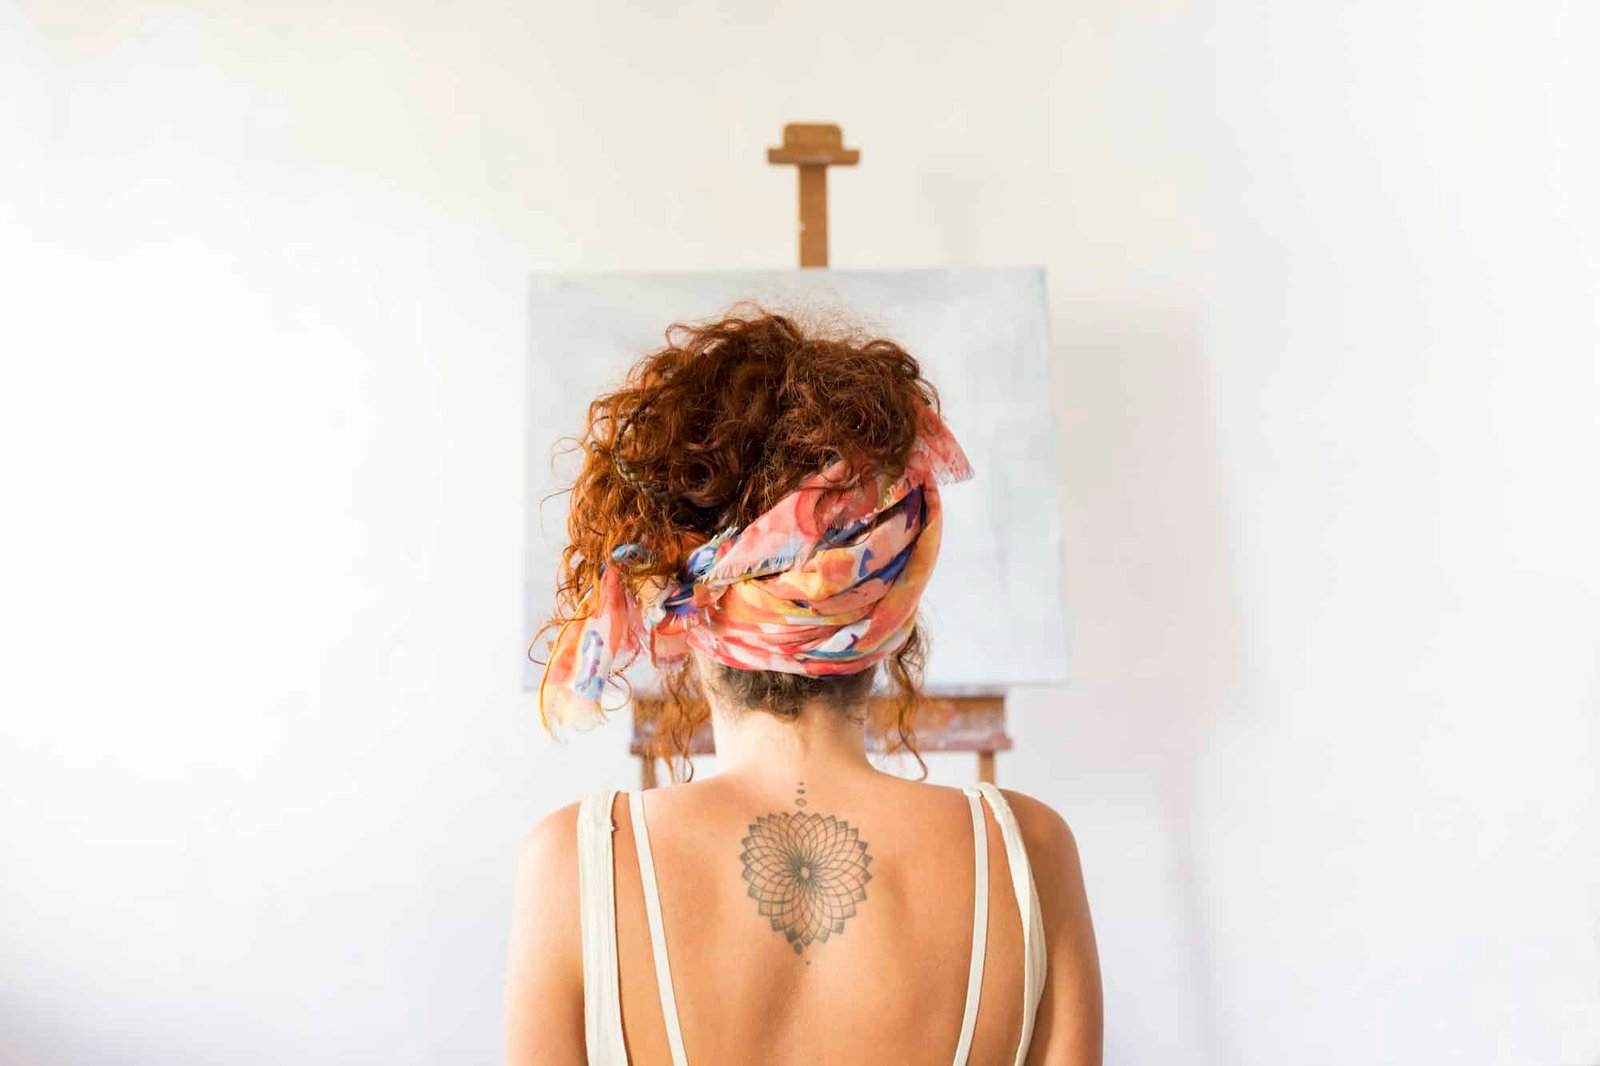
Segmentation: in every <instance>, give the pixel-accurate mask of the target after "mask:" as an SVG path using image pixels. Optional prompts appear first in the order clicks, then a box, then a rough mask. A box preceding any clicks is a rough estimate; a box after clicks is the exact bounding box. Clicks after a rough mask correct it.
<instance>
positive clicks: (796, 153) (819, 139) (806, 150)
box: [628, 122, 1011, 788]
mask: <svg viewBox="0 0 1600 1066" xmlns="http://www.w3.org/2000/svg"><path fill="white" fill-rule="evenodd" d="M860 160H861V153H860V151H858V150H857V149H854V148H846V147H845V146H844V134H843V133H842V132H841V131H840V129H839V127H838V126H835V125H832V124H821V125H819V124H807V123H795V122H791V123H789V124H788V125H786V126H784V127H783V145H782V147H779V148H768V149H767V162H768V163H774V164H778V165H782V166H794V167H797V168H798V169H799V172H800V227H799V229H800V266H801V268H802V269H804V268H806V267H825V266H827V265H828V168H829V167H830V166H854V165H855V164H856V163H858V162H860ZM659 706H660V701H659V700H653V699H635V700H634V702H633V707H634V713H633V740H632V742H631V743H630V744H629V746H628V750H629V751H631V752H632V753H633V754H634V755H637V756H638V757H639V760H640V761H639V785H640V787H641V788H655V787H656V759H655V756H654V755H652V754H650V752H651V748H652V746H653V745H652V742H653V740H654V735H653V733H654V731H653V729H652V727H651V724H650V723H651V722H653V721H654V720H655V719H656V718H657V717H658V715H657V714H656V713H655V712H656V711H657V710H658V708H659ZM890 706H891V704H890V701H888V700H885V699H873V700H872V701H871V703H870V704H869V707H868V716H869V717H868V722H867V743H868V746H869V747H871V748H872V749H873V750H875V751H884V750H887V748H888V746H889V740H888V733H889V730H890V725H891V721H890V714H889V713H888V712H889V708H890ZM917 747H918V748H919V749H920V750H921V751H923V752H946V751H964V752H975V753H976V754H977V756H978V780H980V781H988V782H990V783H993V782H994V779H995V773H994V756H995V752H997V751H1009V750H1011V737H1010V735H1009V734H1007V733H1006V698H1005V694H1004V693H983V694H977V695H960V696H955V695H950V696H941V695H937V694H931V693H930V694H929V695H928V696H927V697H926V698H925V699H924V701H923V704H922V707H921V708H920V710H919V713H918V716H917ZM715 753H716V748H715V746H714V744H713V742H712V737H711V728H710V726H709V724H708V725H707V726H705V727H704V728H702V729H700V730H699V731H697V732H696V733H695V735H694V738H693V740H691V741H690V744H689V754H690V755H691V756H693V755H712V754H715Z"/></svg>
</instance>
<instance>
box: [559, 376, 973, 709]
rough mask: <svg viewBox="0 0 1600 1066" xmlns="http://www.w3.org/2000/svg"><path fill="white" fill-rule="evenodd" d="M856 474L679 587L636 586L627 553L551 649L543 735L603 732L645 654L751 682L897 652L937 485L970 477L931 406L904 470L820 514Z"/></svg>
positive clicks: (704, 552) (713, 553)
mask: <svg viewBox="0 0 1600 1066" xmlns="http://www.w3.org/2000/svg"><path fill="white" fill-rule="evenodd" d="M848 472H849V468H848V464H847V462H846V461H845V460H842V459H841V460H839V461H838V462H836V463H834V464H833V465H832V466H829V467H828V468H827V469H826V470H823V471H822V472H821V473H819V474H814V475H812V476H811V477H810V478H808V479H806V480H805V481H804V482H802V483H801V484H800V486H799V487H798V488H796V489H795V490H794V491H793V492H791V493H789V494H788V495H787V496H785V497H783V498H782V499H781V500H779V501H778V502H777V503H776V504H774V505H773V507H772V508H771V509H770V510H768V511H766V512H765V513H763V514H762V515H761V516H759V517H758V518H756V519H755V520H754V521H752V522H751V523H750V524H749V525H747V526H745V527H744V528H742V529H738V528H729V529H726V530H724V531H723V532H721V533H719V534H717V535H716V536H715V537H713V538H711V539H710V540H705V539H704V538H703V536H702V537H699V538H697V539H699V540H701V541H703V543H699V544H698V545H694V544H691V545H690V546H691V547H692V549H693V550H692V551H691V552H690V554H689V557H688V560H687V562H686V563H685V565H684V568H683V570H682V571H681V572H680V573H679V574H677V575H676V576H675V577H671V578H666V577H650V578H645V579H642V580H634V579H629V578H628V577H627V574H626V570H625V564H626V563H627V562H628V561H630V560H631V559H633V558H636V557H637V553H638V549H637V546H635V545H623V546H622V547H619V548H617V549H616V550H615V551H614V552H613V553H612V565H605V566H603V567H602V569H601V573H600V579H599V581H598V583H597V584H596V585H595V586H594V587H592V588H591V589H590V590H589V592H588V594H587V595H586V596H585V597H584V600H583V602H582V603H581V604H580V605H579V609H578V611H577V616H576V617H575V618H573V619H572V620H571V621H569V622H568V623H566V624H565V625H564V626H562V628H561V629H560V631H559V632H558V633H557V634H556V637H555V640H554V641H553V643H552V646H551V649H550V658H549V660H548V661H547V663H546V665H545V673H544V680H543V682H542V683H541V684H540V686H539V713H540V715H541V717H543V718H544V721H545V724H546V725H547V726H548V725H549V724H550V723H551V722H552V721H554V722H556V723H558V724H561V725H576V726H584V725H589V724H592V723H593V722H595V721H597V720H598V719H599V717H600V714H601V708H600V695H601V693H602V691H603V690H604V688H605V685H606V683H607V682H608V681H609V680H610V679H611V677H612V676H613V674H615V673H616V672H618V671H620V670H622V669H623V668H624V667H626V666H627V665H628V663H630V662H631V661H633V659H634V658H635V657H636V656H637V655H638V653H639V652H640V651H641V650H648V652H649V654H650V658H651V661H652V662H653V663H655V664H656V665H657V666H663V665H668V664H672V663H677V662H680V661H682V659H683V657H684V656H685V655H686V654H687V653H688V650H689V649H690V648H695V649H697V650H699V651H701V652H704V653H705V654H707V655H709V656H711V657H712V658H714V659H716V660H717V661H718V662H721V663H724V664H726V665H728V666H732V667H735V668H737V669H741V670H777V671H781V672H783V673H790V674H810V675H813V676H825V675H830V674H849V673H856V672H857V671H860V670H865V669H867V668H869V667H871V666H873V665H874V664H876V663H878V662H880V661H881V660H883V659H884V658H887V657H888V656H889V655H892V654H893V653H894V652H896V651H897V650H899V649H900V647H901V646H902V645H904V644H905V642H906V640H907V639H908V638H909V637H910V635H911V631H912V629H913V628H914V627H915V625H916V616H917V603H918V601H919V600H920V599H921V598H922V592H923V589H924V588H926V587H927V584H928V578H929V577H930V576H931V575H932V573H933V564H934V560H935V559H936V558H937V557H938V554H939V539H940V535H941V526H942V515H941V511H940V505H939V485H940V484H941V483H949V482H954V481H963V480H966V479H967V478H969V477H971V476H972V467H971V466H970V465H969V463H968V461H967V456H966V453H965V452H963V451H962V450H961V445H960V444H958V443H957V442H956V439H955V437H954V436H952V435H951V433H950V431H949V429H948V428H947V427H946V426H945V424H944V421H943V420H942V419H941V418H940V417H939V415H938V414H937V413H936V412H934V411H933V409H932V408H929V407H923V408H922V411H921V424H920V426H919V433H918V437H917V440H916V443H915V445H914V446H913V448H912V452H911V456H910V458H909V459H908V460H907V462H906V468H905V471H904V472H903V473H902V474H900V476H898V477H889V476H888V475H887V474H883V473H879V474H878V475H877V476H875V477H873V476H868V477H866V478H863V479H862V480H861V483H860V484H859V485H857V486H856V487H854V488H853V489H851V490H849V491H846V492H843V493H839V492H835V494H834V496H833V498H832V499H831V500H826V502H825V503H824V505H823V507H822V509H821V510H820V511H819V510H818V503H819V500H822V499H823V497H824V494H825V493H826V492H827V490H828V489H829V488H830V487H833V486H837V485H838V484H839V483H840V482H842V481H843V480H844V478H845V476H846V475H847V474H848Z"/></svg>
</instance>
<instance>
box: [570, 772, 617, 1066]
mask: <svg viewBox="0 0 1600 1066" xmlns="http://www.w3.org/2000/svg"><path fill="white" fill-rule="evenodd" d="M616 795H617V794H616V792H614V791H606V792H596V793H594V794H592V795H589V796H585V797H584V798H583V801H582V802H581V803H579V804H578V918H579V924H580V926H581V928H582V931H583V1031H584V1037H585V1039H586V1041H587V1042H588V1047H589V1062H590V1063H591V1064H594V1066H627V1062H628V1051H627V1045H626V1044H625V1043H623V1039H622V993H621V989H620V985H619V984H618V979H617V907H616V896H617V888H616V879H615V871H614V868H613V865H612V856H611V833H612V830H613V829H614V828H615V826H614V825H613V823H612V821H611V808H612V805H613V803H614V801H615V799H616Z"/></svg>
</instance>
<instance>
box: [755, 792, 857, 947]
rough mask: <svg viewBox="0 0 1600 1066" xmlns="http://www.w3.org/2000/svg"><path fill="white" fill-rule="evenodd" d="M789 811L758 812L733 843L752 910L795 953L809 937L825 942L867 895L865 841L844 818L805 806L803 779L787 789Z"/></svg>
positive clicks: (812, 939)
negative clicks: (737, 843) (792, 798)
mask: <svg viewBox="0 0 1600 1066" xmlns="http://www.w3.org/2000/svg"><path fill="white" fill-rule="evenodd" d="M794 804H795V807H796V808H798V809H797V810H795V811H794V812H793V813H792V814H781V813H776V814H767V815H762V816H760V817H758V818H756V820H755V821H754V822H752V823H751V825H750V835H749V836H747V837H745V838H744V840H743V841H741V844H742V846H743V848H744V853H743V854H742V855H740V856H739V858H740V859H741V861H743V863H744V879H745V880H746V881H747V882H749V884H750V898H751V899H753V900H755V901H756V907H757V910H759V911H760V913H761V915H762V916H763V917H765V918H767V919H769V920H770V921H771V922H772V928H773V931H774V932H779V933H782V934H783V935H784V936H785V937H786V938H787V939H788V941H789V943H790V945H791V946H792V947H793V948H794V953H795V954H796V955H799V954H800V953H801V952H803V951H804V950H805V949H806V948H808V947H810V946H811V944H812V942H813V941H819V940H820V941H822V942H823V943H827V940H828V937H829V936H830V935H832V934H834V933H843V932H844V923H845V920H846V919H848V918H852V917H854V916H855V913H856V904H857V903H861V902H863V901H864V900H865V899H866V898H867V882H868V881H871V880H872V874H870V873H868V872H867V867H868V866H869V865H870V864H871V863H872V856H871V855H869V854H868V853H867V844H866V841H864V840H862V839H861V835H860V832H859V831H858V830H856V829H855V828H853V827H852V826H851V825H850V824H849V823H848V822H844V821H841V820H840V819H838V818H835V817H834V816H833V815H831V814H814V813H807V812H806V811H805V809H804V808H805V806H806V785H805V782H804V781H802V782H800V784H799V787H798V788H796V790H795V801H794Z"/></svg>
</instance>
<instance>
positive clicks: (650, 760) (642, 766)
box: [639, 755, 656, 790]
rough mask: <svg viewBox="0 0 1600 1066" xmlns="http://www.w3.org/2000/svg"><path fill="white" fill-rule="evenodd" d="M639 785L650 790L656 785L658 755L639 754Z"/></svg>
mask: <svg viewBox="0 0 1600 1066" xmlns="http://www.w3.org/2000/svg"><path fill="white" fill-rule="evenodd" d="M639 787H640V788H641V789H645V790H649V789H652V788H655V787H656V757H655V756H654V755H641V756H639Z"/></svg>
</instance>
